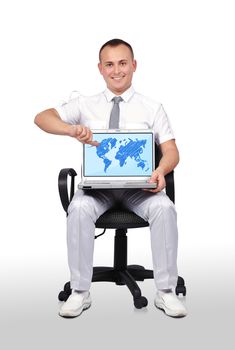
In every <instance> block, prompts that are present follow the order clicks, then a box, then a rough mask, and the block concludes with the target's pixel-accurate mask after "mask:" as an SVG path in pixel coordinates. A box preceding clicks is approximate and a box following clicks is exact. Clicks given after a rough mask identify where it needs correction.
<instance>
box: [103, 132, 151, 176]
mask: <svg viewBox="0 0 235 350" xmlns="http://www.w3.org/2000/svg"><path fill="white" fill-rule="evenodd" d="M146 142H147V140H138V139H136V140H132V139H130V138H127V139H123V140H120V141H118V140H117V139H116V138H113V137H110V138H107V139H104V140H102V142H101V143H100V145H99V146H98V147H97V149H96V154H97V156H98V157H99V158H101V159H103V162H104V172H105V173H107V169H108V167H109V166H110V165H111V164H112V161H113V160H112V159H110V158H109V157H108V156H109V153H110V150H112V149H113V148H117V151H116V152H115V159H117V160H118V161H119V166H120V167H123V166H125V165H126V164H127V160H128V157H130V158H132V159H134V160H135V162H136V166H137V167H140V168H141V169H142V170H145V171H147V170H149V165H148V162H147V160H145V159H142V158H141V153H143V148H144V147H145V145H146Z"/></svg>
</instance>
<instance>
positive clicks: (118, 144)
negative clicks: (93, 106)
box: [83, 131, 154, 177]
mask: <svg viewBox="0 0 235 350" xmlns="http://www.w3.org/2000/svg"><path fill="white" fill-rule="evenodd" d="M93 140H95V141H98V142H99V143H100V145H99V146H98V147H95V146H91V145H88V144H85V145H84V152H83V157H84V158H83V176H85V177H89V176H92V177H107V176H115V177H119V176H121V177H128V176H130V177H141V176H144V177H147V176H151V174H152V171H153V168H154V164H153V161H154V160H153V133H152V132H129V131H128V132H117V133H112V132H108V133H107V132H104V133H102V132H101V133H100V132H99V133H95V132H94V133H93Z"/></svg>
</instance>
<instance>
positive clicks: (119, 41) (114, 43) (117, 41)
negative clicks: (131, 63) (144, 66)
mask: <svg viewBox="0 0 235 350" xmlns="http://www.w3.org/2000/svg"><path fill="white" fill-rule="evenodd" d="M118 45H125V46H127V47H128V48H129V50H130V51H131V55H132V58H134V51H133V49H132V47H131V45H130V44H128V43H127V42H126V41H124V40H122V39H112V40H109V41H107V42H106V43H105V44H104V45H102V46H101V48H100V51H99V60H100V61H101V52H102V50H103V49H104V48H105V47H106V46H112V47H116V46H118Z"/></svg>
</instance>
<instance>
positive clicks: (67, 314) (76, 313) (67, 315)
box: [59, 302, 91, 318]
mask: <svg viewBox="0 0 235 350" xmlns="http://www.w3.org/2000/svg"><path fill="white" fill-rule="evenodd" d="M89 307H91V302H87V303H84V304H83V305H82V306H81V307H80V308H79V309H78V310H76V311H72V310H67V311H66V310H65V311H63V310H62V311H59V315H60V316H61V317H65V318H73V317H78V316H80V315H81V314H82V313H83V311H85V310H87V309H89Z"/></svg>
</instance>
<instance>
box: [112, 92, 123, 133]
mask: <svg viewBox="0 0 235 350" xmlns="http://www.w3.org/2000/svg"><path fill="white" fill-rule="evenodd" d="M112 101H113V108H112V111H111V114H110V119H109V129H118V128H119V115H120V109H119V102H121V101H123V99H122V97H121V96H116V97H114V98H113V99H112Z"/></svg>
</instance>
